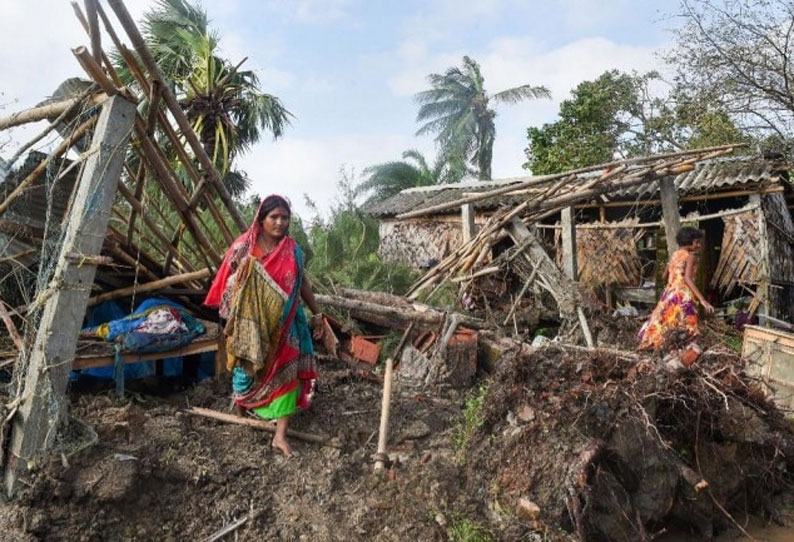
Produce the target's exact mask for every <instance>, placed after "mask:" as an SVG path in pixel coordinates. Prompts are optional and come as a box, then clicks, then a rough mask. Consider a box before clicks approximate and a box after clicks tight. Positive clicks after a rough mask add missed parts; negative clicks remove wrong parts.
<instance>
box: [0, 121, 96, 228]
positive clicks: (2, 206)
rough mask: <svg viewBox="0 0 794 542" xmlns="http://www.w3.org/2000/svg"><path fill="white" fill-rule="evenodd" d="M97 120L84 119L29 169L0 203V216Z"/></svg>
mask: <svg viewBox="0 0 794 542" xmlns="http://www.w3.org/2000/svg"><path fill="white" fill-rule="evenodd" d="M96 122H97V117H91V118H90V119H88V120H86V121H85V122H84V123H82V124H81V125H80V126H78V127H77V128H75V130H74V132H72V134H71V135H70V136H69V137H67V138H66V139H64V140H63V141H61V142H60V144H59V145H58V146H57V147H55V150H54V151H52V152H51V153H50V154H49V155H48V156H47V158H45V159H44V160H42V161H41V163H40V164H39V165H38V166H36V168H35V169H34V170H33V171H31V172H30V173H29V174H28V176H27V177H25V178H24V179H23V180H22V182H21V183H19V185H17V187H16V188H15V189H14V190H13V191H12V192H11V193H10V194H9V195H8V196H7V197H6V199H5V201H3V203H0V216H2V215H3V213H5V212H6V211H7V210H8V207H9V206H10V205H11V203H12V202H13V201H14V200H15V199H16V198H17V197H19V196H20V195H21V194H22V192H24V191H25V190H26V189H27V187H28V185H30V184H31V183H32V182H33V181H35V180H36V179H38V178H39V176H40V175H41V174H42V173H44V171H45V170H46V169H47V166H48V165H49V164H50V162H52V161H53V160H55V159H56V158H58V157H60V156H61V155H62V154H63V153H65V152H66V151H67V150H69V148H70V147H71V146H72V145H73V144H74V143H76V142H77V141H79V140H80V138H82V137H83V136H84V135H85V133H86V132H88V130H90V129H91V128H92V127H93V126H94V125H95V124H96Z"/></svg>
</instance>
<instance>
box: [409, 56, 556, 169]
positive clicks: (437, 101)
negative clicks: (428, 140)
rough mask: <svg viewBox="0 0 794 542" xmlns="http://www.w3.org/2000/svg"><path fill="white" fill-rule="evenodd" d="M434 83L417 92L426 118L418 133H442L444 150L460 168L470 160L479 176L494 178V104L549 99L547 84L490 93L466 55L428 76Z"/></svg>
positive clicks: (422, 116) (438, 138) (438, 139)
mask: <svg viewBox="0 0 794 542" xmlns="http://www.w3.org/2000/svg"><path fill="white" fill-rule="evenodd" d="M427 80H428V82H429V83H430V85H431V88H430V89H428V90H425V91H423V92H420V93H418V94H417V95H416V101H417V102H418V103H419V104H420V106H419V112H418V113H417V116H416V120H417V121H418V122H423V123H424V124H423V125H422V127H421V128H419V130H418V131H417V132H416V133H417V135H422V134H430V133H433V134H437V135H436V142H437V143H438V145H439V149H440V154H441V156H442V157H444V159H445V160H446V161H447V162H449V163H450V164H451V166H452V167H453V168H455V169H456V170H458V171H465V166H466V164H471V165H472V166H473V167H475V168H476V169H477V173H478V175H479V178H480V179H490V178H491V162H492V159H493V145H494V139H495V138H496V125H495V124H494V118H496V111H495V110H494V109H493V107H492V105H499V104H515V103H518V102H520V101H523V100H530V99H537V98H548V97H549V96H550V94H549V91H548V90H547V89H546V88H545V87H542V86H531V85H521V86H518V87H514V88H510V89H507V90H503V91H501V92H497V93H496V94H494V95H489V94H488V93H487V91H486V90H485V78H484V77H483V75H482V71H481V70H480V65H479V64H478V63H477V62H476V61H474V60H473V59H471V58H469V57H468V56H464V57H463V64H462V66H461V67H457V66H453V67H450V68H448V69H447V71H446V72H444V73H443V74H437V73H433V74H430V75H429V76H428V77H427Z"/></svg>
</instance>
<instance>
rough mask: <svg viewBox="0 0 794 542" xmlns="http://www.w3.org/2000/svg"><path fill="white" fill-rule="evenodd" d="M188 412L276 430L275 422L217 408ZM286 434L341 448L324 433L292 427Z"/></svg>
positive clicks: (196, 408) (339, 444)
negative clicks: (225, 411) (313, 432)
mask: <svg viewBox="0 0 794 542" xmlns="http://www.w3.org/2000/svg"><path fill="white" fill-rule="evenodd" d="M185 412H187V413H188V414H193V415H194V416H203V417H205V418H212V419H214V420H220V421H222V422H228V423H236V424H237V425H247V426H249V427H255V428H256V429H261V430H262V431H267V432H268V433H275V432H276V424H274V423H271V422H269V421H267V420H258V419H255V418H243V417H242V416H237V415H236V414H226V413H224V412H218V411H217V410H212V409H209V408H201V407H192V408H191V409H190V410H186V411H185ZM287 436H288V437H292V438H296V439H298V440H302V441H304V442H313V443H314V444H322V445H323V446H330V447H331V448H341V447H342V444H341V443H340V442H338V441H337V440H336V439H332V438H330V437H327V436H325V435H315V434H312V433H304V432H303V431H295V430H293V429H287Z"/></svg>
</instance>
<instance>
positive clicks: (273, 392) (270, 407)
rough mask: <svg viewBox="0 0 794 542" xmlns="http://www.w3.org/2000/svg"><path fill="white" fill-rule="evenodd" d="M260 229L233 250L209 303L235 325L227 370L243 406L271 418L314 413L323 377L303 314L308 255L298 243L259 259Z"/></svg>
mask: <svg viewBox="0 0 794 542" xmlns="http://www.w3.org/2000/svg"><path fill="white" fill-rule="evenodd" d="M260 228H261V226H260V225H259V224H254V225H252V226H251V228H250V229H249V231H248V232H246V233H245V234H243V235H242V236H241V237H240V238H239V239H237V240H236V241H235V242H234V243H233V244H232V246H231V247H230V248H229V251H228V252H227V254H226V256H225V257H224V261H223V263H222V265H221V267H220V269H219V270H218V274H217V276H216V278H215V281H214V282H213V284H212V287H211V288H210V291H209V293H208V294H207V299H206V300H205V304H206V305H208V306H217V307H219V312H220V315H221V317H223V318H226V319H227V324H226V327H225V329H224V333H225V335H226V352H227V369H229V370H230V371H232V388H233V397H234V400H235V403H236V404H237V405H239V406H242V407H244V408H246V409H248V410H252V411H253V412H255V413H256V414H257V415H258V416H260V417H262V418H266V419H275V418H282V417H284V416H289V415H291V414H293V413H294V412H295V411H296V410H297V408H299V407H300V408H306V407H308V406H309V399H310V394H311V387H312V381H313V380H315V379H316V378H317V371H316V368H315V358H314V348H313V345H312V339H311V332H310V331H309V325H308V322H307V320H306V316H305V314H304V312H303V310H302V308H301V307H300V287H301V280H302V275H303V254H302V252H301V249H300V247H299V246H298V245H297V243H295V241H294V240H293V239H292V238H291V237H285V238H284V239H282V240H281V242H280V243H279V245H278V246H277V247H276V249H275V250H274V251H273V252H271V253H269V254H267V255H261V254H259V253H257V249H256V238H257V236H258V235H259V230H260Z"/></svg>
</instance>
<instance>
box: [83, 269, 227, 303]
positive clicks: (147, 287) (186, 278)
mask: <svg viewBox="0 0 794 542" xmlns="http://www.w3.org/2000/svg"><path fill="white" fill-rule="evenodd" d="M211 274H212V272H211V271H210V270H209V268H204V269H202V270H200V271H194V272H193V273H183V274H181V275H172V276H170V277H166V278H164V279H160V280H155V281H152V282H145V283H143V284H135V285H132V286H127V287H125V288H119V289H118V290H113V291H111V292H105V293H104V294H100V295H97V296H94V297H92V298H90V299H89V300H88V306H89V307H92V306H94V305H97V304H98V303H102V302H103V301H107V300H108V299H116V298H117V297H125V296H128V295H132V294H141V293H144V292H151V291H154V290H159V289H161V288H165V287H166V286H172V285H174V284H179V283H181V282H190V281H192V280H201V279H206V278H208V277H209V276H210V275H211Z"/></svg>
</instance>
